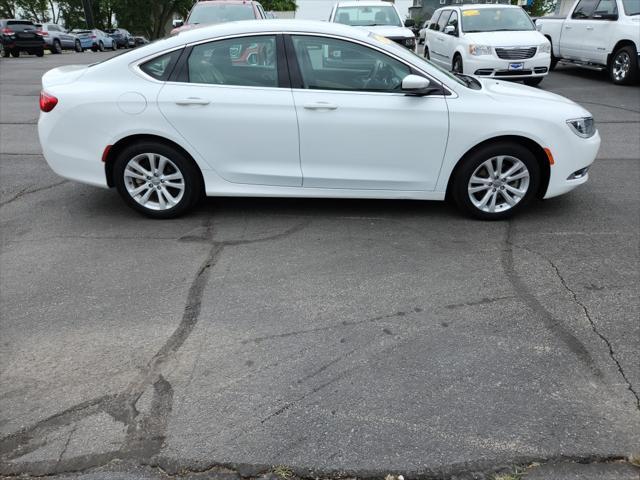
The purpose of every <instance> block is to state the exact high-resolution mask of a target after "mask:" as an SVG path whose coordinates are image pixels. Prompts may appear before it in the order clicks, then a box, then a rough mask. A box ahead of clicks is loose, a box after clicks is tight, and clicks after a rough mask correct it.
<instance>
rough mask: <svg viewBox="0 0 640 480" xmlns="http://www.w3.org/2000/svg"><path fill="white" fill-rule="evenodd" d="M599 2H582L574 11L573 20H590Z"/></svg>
mask: <svg viewBox="0 0 640 480" xmlns="http://www.w3.org/2000/svg"><path fill="white" fill-rule="evenodd" d="M597 3H598V0H580V2H578V5H577V6H576V9H575V10H574V11H573V14H572V15H571V18H575V19H581V18H589V17H590V16H591V14H592V13H593V11H594V10H595V9H596V5H597Z"/></svg>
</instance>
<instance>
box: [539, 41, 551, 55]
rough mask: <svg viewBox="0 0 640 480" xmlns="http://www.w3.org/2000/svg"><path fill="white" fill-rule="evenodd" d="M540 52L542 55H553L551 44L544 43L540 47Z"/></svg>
mask: <svg viewBox="0 0 640 480" xmlns="http://www.w3.org/2000/svg"><path fill="white" fill-rule="evenodd" d="M538 51H539V52H540V53H551V44H550V43H549V42H545V43H543V44H542V45H540V47H538Z"/></svg>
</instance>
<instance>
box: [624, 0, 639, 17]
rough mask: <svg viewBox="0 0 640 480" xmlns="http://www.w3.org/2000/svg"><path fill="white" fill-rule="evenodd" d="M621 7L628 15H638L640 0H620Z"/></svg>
mask: <svg viewBox="0 0 640 480" xmlns="http://www.w3.org/2000/svg"><path fill="white" fill-rule="evenodd" d="M622 7H623V8H624V13H625V14H627V15H629V16H632V15H640V0H622Z"/></svg>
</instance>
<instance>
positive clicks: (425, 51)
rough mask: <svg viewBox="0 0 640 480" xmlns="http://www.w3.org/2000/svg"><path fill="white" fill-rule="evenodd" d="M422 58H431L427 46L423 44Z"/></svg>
mask: <svg viewBox="0 0 640 480" xmlns="http://www.w3.org/2000/svg"><path fill="white" fill-rule="evenodd" d="M424 58H426V59H427V60H431V55H429V47H427V46H426V45H425V46H424Z"/></svg>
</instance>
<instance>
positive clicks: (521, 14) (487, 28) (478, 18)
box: [462, 8, 535, 33]
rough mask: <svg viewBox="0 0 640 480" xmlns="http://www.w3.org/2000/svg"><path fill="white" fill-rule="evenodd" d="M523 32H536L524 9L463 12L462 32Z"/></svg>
mask: <svg viewBox="0 0 640 480" xmlns="http://www.w3.org/2000/svg"><path fill="white" fill-rule="evenodd" d="M522 30H535V27H534V25H533V22H532V21H531V18H529V15H527V12H525V11H524V10H522V8H478V9H477V10H462V31H463V32H465V33H473V32H515V31H522Z"/></svg>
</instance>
